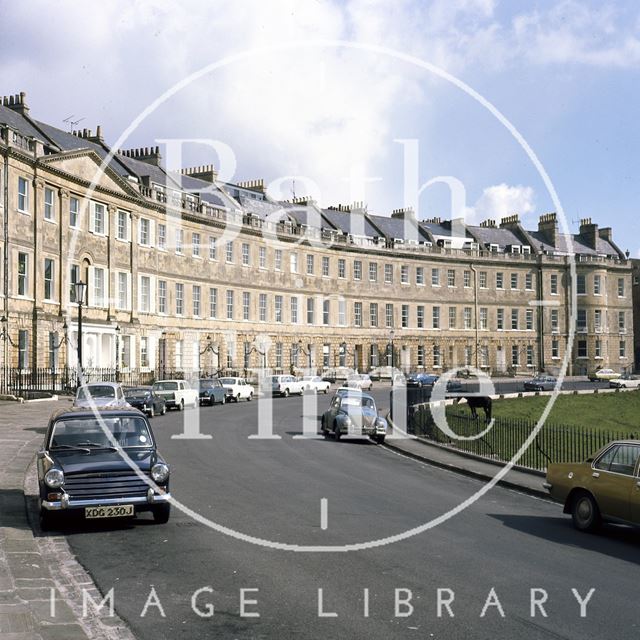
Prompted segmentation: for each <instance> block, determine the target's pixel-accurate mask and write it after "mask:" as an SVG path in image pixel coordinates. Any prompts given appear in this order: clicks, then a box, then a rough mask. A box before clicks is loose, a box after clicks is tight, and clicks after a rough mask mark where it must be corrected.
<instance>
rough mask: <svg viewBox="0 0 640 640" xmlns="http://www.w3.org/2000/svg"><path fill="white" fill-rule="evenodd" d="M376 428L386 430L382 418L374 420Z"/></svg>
mask: <svg viewBox="0 0 640 640" xmlns="http://www.w3.org/2000/svg"><path fill="white" fill-rule="evenodd" d="M376 427H378V428H379V429H386V428H387V421H386V420H385V419H384V418H378V419H377V420H376Z"/></svg>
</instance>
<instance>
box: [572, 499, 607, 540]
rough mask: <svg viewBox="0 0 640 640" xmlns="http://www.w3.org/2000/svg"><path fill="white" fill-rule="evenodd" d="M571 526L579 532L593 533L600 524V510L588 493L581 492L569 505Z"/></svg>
mask: <svg viewBox="0 0 640 640" xmlns="http://www.w3.org/2000/svg"><path fill="white" fill-rule="evenodd" d="M571 517H572V519H573V526H574V527H575V528H576V529H578V530H579V531H595V530H596V529H597V528H598V527H599V526H600V524H601V522H602V520H601V518H600V509H598V505H597V503H596V501H595V500H594V499H593V496H592V495H591V494H590V493H586V492H581V493H579V494H578V495H576V496H575V498H574V499H573V503H572V505H571Z"/></svg>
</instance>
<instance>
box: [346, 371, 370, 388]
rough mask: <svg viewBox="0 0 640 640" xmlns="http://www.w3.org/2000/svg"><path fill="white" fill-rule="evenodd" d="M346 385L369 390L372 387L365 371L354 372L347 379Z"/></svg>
mask: <svg viewBox="0 0 640 640" xmlns="http://www.w3.org/2000/svg"><path fill="white" fill-rule="evenodd" d="M346 386H347V387H353V388H354V389H362V390H363V391H369V390H370V389H371V387H373V381H372V380H371V378H370V377H369V376H368V375H367V374H366V373H356V374H355V375H353V376H351V377H350V378H348V379H347V384H346Z"/></svg>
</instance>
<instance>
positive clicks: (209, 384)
mask: <svg viewBox="0 0 640 640" xmlns="http://www.w3.org/2000/svg"><path fill="white" fill-rule="evenodd" d="M217 386H218V384H217V382H214V381H213V380H200V388H201V389H213V388H214V387H217Z"/></svg>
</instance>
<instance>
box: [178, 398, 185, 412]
mask: <svg viewBox="0 0 640 640" xmlns="http://www.w3.org/2000/svg"><path fill="white" fill-rule="evenodd" d="M176 409H177V410H178V411H184V400H180V402H179V403H178V404H177V405H176Z"/></svg>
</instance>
